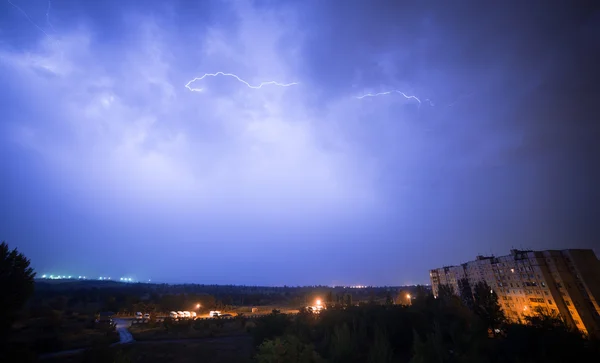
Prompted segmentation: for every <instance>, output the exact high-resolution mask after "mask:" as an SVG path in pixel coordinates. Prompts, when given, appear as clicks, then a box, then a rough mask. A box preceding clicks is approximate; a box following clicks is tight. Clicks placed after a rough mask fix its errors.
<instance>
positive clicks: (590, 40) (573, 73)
mask: <svg viewBox="0 0 600 363" xmlns="http://www.w3.org/2000/svg"><path fill="white" fill-rule="evenodd" d="M18 4H19V5H23V7H24V9H25V10H26V11H27V12H28V13H29V14H30V15H31V16H32V19H34V21H36V22H37V23H38V24H39V25H40V26H42V27H44V28H46V27H48V25H47V24H46V23H45V10H46V6H42V7H40V6H39V4H37V3H34V2H19V3H18ZM595 7H597V6H596V4H595V2H592V1H589V2H578V3H573V2H558V1H550V2H542V1H539V2H533V1H524V2H523V1H505V2H498V3H497V4H495V5H490V4H489V3H485V2H481V1H469V2H465V1H452V2H450V1H438V2H423V1H421V2H415V1H411V2H409V1H391V0H390V1H358V0H356V1H311V2H305V1H295V2H276V1H256V2H244V1H240V2H238V1H234V2H220V1H216V2H209V1H190V2H187V1H181V2H160V1H149V2H138V1H131V2H102V3H100V2H89V4H88V2H55V3H53V8H52V13H51V17H50V18H51V20H52V22H53V24H54V28H55V29H56V33H50V35H49V36H45V35H44V34H42V33H41V32H40V31H39V30H38V29H36V28H35V27H34V26H33V25H32V24H31V23H29V22H27V20H26V19H24V18H23V17H22V14H20V13H18V12H14V11H13V9H11V8H10V7H7V8H6V9H8V10H10V11H7V12H2V14H1V15H0V16H2V18H0V19H1V20H2V22H3V25H4V24H10V26H3V27H2V35H6V37H5V38H6V40H5V41H4V42H3V43H2V44H0V70H1V71H2V74H1V75H0V77H1V80H2V81H3V84H5V86H6V87H5V94H4V96H5V97H3V98H2V101H0V106H2V108H3V109H5V110H7V111H5V113H4V118H3V120H2V121H0V131H2V132H1V133H0V141H2V142H1V143H0V151H2V154H3V155H4V156H5V158H4V159H3V160H5V162H4V163H3V164H2V165H0V171H1V172H2V174H3V175H4V176H5V177H4V178H2V179H1V180H0V189H1V190H0V197H2V201H3V202H4V204H5V206H6V207H5V208H4V209H3V211H2V212H0V213H1V214H0V231H5V232H4V233H5V234H4V235H1V236H0V239H7V240H8V241H9V243H14V244H16V246H17V247H19V248H21V249H23V250H24V251H25V252H26V253H27V254H28V256H31V257H32V259H33V261H34V265H35V266H36V268H38V269H39V270H41V272H42V273H45V272H47V273H53V272H55V270H57V269H66V268H69V269H70V271H73V270H81V269H89V270H90V272H84V273H87V274H92V273H98V274H105V273H110V274H113V275H116V274H118V273H127V274H130V273H136V274H138V275H140V276H142V275H144V276H149V277H152V278H153V279H163V280H166V281H191V280H195V281H200V282H208V283H212V282H218V283H223V282H225V283H255V284H261V283H265V284H296V283H331V282H333V281H336V282H340V283H351V284H401V283H411V282H412V283H414V282H426V281H427V278H428V274H427V270H428V269H430V268H432V267H437V266H439V265H447V264H452V263H458V262H462V261H465V260H467V259H470V258H472V257H473V256H474V255H476V254H478V253H496V254H502V253H507V251H508V249H509V248H511V247H528V248H536V249H545V248H568V247H593V246H594V243H595V242H596V241H597V240H598V238H599V237H600V231H599V227H598V225H599V224H598V223H597V221H596V220H597V215H598V213H599V211H598V205H600V196H599V195H598V185H600V176H599V175H598V168H597V166H596V164H597V162H596V159H595V155H600V153H599V151H600V150H599V148H600V146H599V145H600V143H599V142H598V141H597V140H599V139H600V135H599V131H598V122H597V121H598V104H599V102H598V101H599V100H600V95H599V86H598V85H599V84H600V79H599V75H598V67H597V65H598V64H600V58H599V54H600V49H599V47H600V43H599V41H598V39H600V34H599V31H600V27H599V25H598V24H600V21H599V19H600V17H599V12H598V10H597V9H595ZM216 71H226V72H233V73H237V74H239V75H240V76H241V77H242V78H243V79H245V80H247V81H249V82H250V83H252V84H258V83H260V82H263V81H268V80H277V81H280V82H299V84H298V85H297V86H294V87H289V88H285V89H283V88H277V87H265V88H264V89H261V90H255V89H249V88H248V87H247V86H245V85H244V84H242V83H240V82H239V81H237V80H235V79H233V78H210V79H207V80H205V81H202V82H199V84H198V87H201V88H203V91H202V92H190V91H189V90H188V89H186V88H185V87H184V85H185V84H186V83H187V82H188V81H189V80H190V79H193V78H194V77H199V76H201V75H202V74H204V73H206V72H208V73H210V72H216ZM393 89H396V90H401V91H403V92H406V93H407V94H409V95H414V96H416V97H418V98H419V99H421V100H422V102H421V103H420V104H419V103H418V102H417V101H416V100H414V99H406V98H404V97H403V96H401V95H399V94H390V95H382V96H378V97H369V98H364V99H357V98H356V97H357V96H360V95H363V94H365V93H377V92H383V91H389V90H393ZM426 99H429V100H431V102H432V103H429V101H426ZM98 246H102V247H103V248H105V249H109V250H119V251H120V253H119V254H118V255H117V256H116V257H115V258H114V259H113V260H111V261H110V262H111V263H110V266H108V264H107V263H106V262H105V261H85V260H82V259H80V258H79V256H81V255H89V254H93V253H94V251H96V249H97V248H98ZM221 249H224V250H226V251H227V252H226V253H223V254H220V253H213V252H214V251H215V250H221ZM53 251H60V252H61V253H60V254H58V255H57V254H55V253H54V254H53V253H52V252H53ZM181 251H186V255H185V257H181ZM207 254H210V256H211V257H210V258H206V256H207ZM223 266H235V268H232V269H229V268H227V269H224V268H223ZM107 269H110V271H107ZM59 272H60V271H56V272H55V273H59ZM65 272H66V271H65ZM73 273H76V272H75V271H73Z"/></svg>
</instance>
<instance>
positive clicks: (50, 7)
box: [46, 0, 56, 33]
mask: <svg viewBox="0 0 600 363" xmlns="http://www.w3.org/2000/svg"><path fill="white" fill-rule="evenodd" d="M51 9H52V1H51V0H48V9H46V24H48V26H49V27H50V29H52V31H53V32H55V33H56V29H54V26H53V25H52V23H51V22H50V10H51Z"/></svg>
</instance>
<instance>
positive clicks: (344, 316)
mask: <svg viewBox="0 0 600 363" xmlns="http://www.w3.org/2000/svg"><path fill="white" fill-rule="evenodd" d="M34 277H35V273H34V272H33V270H32V269H31V268H30V267H29V260H28V259H27V258H25V256H23V255H22V254H20V253H18V252H17V251H16V250H10V249H9V248H8V246H7V245H6V244H5V243H2V244H1V245H0V291H3V295H2V297H1V298H0V302H1V304H2V305H1V306H0V307H1V309H0V338H2V339H0V362H35V361H38V360H39V359H40V358H43V357H44V353H50V352H55V351H61V350H69V349H74V348H85V349H84V350H82V351H78V352H73V353H72V354H70V355H67V356H60V357H48V356H45V357H44V361H47V362H73V363H75V362H90V363H91V362H94V363H95V362H113V363H133V362H150V363H152V362H205V363H216V362H224V363H225V362H233V363H235V362H240V363H242V362H248V363H249V362H256V363H279V362H281V363H311V362H314V363H319V362H321V363H338V362H339V363H342V362H343V363H353V362H356V363H359V362H360V363H363V362H366V363H394V362H398V363H400V362H407V363H408V362H411V363H455V362H456V363H471V362H472V363H487V362H489V363H496V362H498V363H536V362H543V363H555V362H556V363H559V362H560V363H562V362H578V363H581V362H599V361H600V345H599V343H598V341H596V340H593V339H589V338H587V337H584V336H582V335H581V334H580V333H579V332H578V331H577V330H575V329H573V328H572V327H569V326H567V325H566V324H565V323H564V322H563V321H562V320H561V319H560V317H558V316H550V315H547V314H545V313H544V312H542V311H538V312H537V315H533V316H531V317H530V318H528V319H527V320H526V321H524V322H522V323H521V324H514V323H509V322H507V321H506V319H505V318H504V314H503V313H502V310H501V309H500V306H499V304H498V301H497V296H496V295H495V294H494V293H493V292H492V291H491V289H490V288H489V286H487V285H485V284H478V285H476V286H473V288H472V289H471V288H470V287H469V289H461V291H460V295H461V298H459V297H457V296H455V295H454V294H452V291H450V289H449V288H447V287H444V286H442V287H441V288H440V291H439V297H438V298H437V299H434V298H433V296H432V295H431V293H430V292H429V291H428V290H427V289H426V288H423V287H416V288H411V289H409V290H398V289H396V290H394V289H390V288H381V289H360V290H355V291H350V290H349V289H344V288H338V289H328V288H326V287H313V288H309V287H305V288H287V287H285V288H281V289H279V290H278V289H277V288H258V287H239V288H238V290H236V289H235V287H231V286H226V287H215V286H208V287H207V286H203V285H192V286H191V287H190V286H181V285H180V286H175V287H169V286H168V285H141V284H138V285H123V284H121V285H116V284H110V285H102V286H100V285H97V282H90V283H89V284H80V283H75V284H72V285H63V284H58V285H53V286H52V285H51V284H41V285H36V284H35V282H34ZM38 287H41V288H39V289H38ZM181 289H183V290H184V291H180V290H181ZM207 289H208V291H211V292H212V293H214V295H212V294H209V293H207ZM463 290H464V291H463ZM34 291H35V292H34ZM230 297H231V298H230ZM316 298H319V299H322V302H323V303H324V304H325V305H326V307H327V309H325V310H322V311H321V312H320V313H313V312H312V311H311V310H307V309H305V308H301V309H300V312H299V313H298V314H295V315H288V314H282V313H280V310H279V309H273V310H272V312H271V313H270V314H267V315H265V316H263V317H261V318H258V319H249V318H248V317H247V316H246V315H244V314H242V313H241V312H242V310H243V309H242V310H239V312H240V314H236V315H235V317H234V318H233V317H232V318H230V319H223V320H221V319H215V320H196V321H191V320H183V321H173V320H171V319H165V320H164V321H157V320H155V319H153V318H151V319H149V320H150V321H148V322H146V323H145V324H136V325H135V326H132V327H131V328H130V330H131V333H132V334H133V336H134V337H135V339H136V340H137V341H136V342H135V343H133V344H129V345H111V344H112V343H114V342H116V341H118V334H117V333H116V332H115V327H114V325H113V324H111V323H110V321H109V322H102V321H96V314H97V313H98V312H100V311H106V310H108V309H112V310H113V311H114V312H116V313H120V314H121V315H126V314H130V313H131V312H133V311H145V312H159V311H162V310H179V309H185V308H186V307H188V306H192V305H196V304H197V303H199V302H200V303H201V304H202V305H203V308H204V309H210V308H214V307H226V306H231V305H229V304H230V303H236V302H237V300H238V299H242V300H245V299H248V300H249V301H252V302H257V303H273V302H279V303H280V304H281V305H286V304H288V305H289V304H297V305H296V306H297V307H299V306H305V304H307V303H310V302H312V301H315V299H316ZM298 305H299V306H298ZM153 315H157V314H153Z"/></svg>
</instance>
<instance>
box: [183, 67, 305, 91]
mask: <svg viewBox="0 0 600 363" xmlns="http://www.w3.org/2000/svg"><path fill="white" fill-rule="evenodd" d="M217 76H225V77H232V78H235V79H237V80H238V81H239V82H241V83H243V84H245V85H246V86H247V87H248V88H252V89H260V88H262V87H263V86H267V85H274V86H278V87H290V86H294V85H297V84H299V83H298V82H291V83H280V82H276V81H267V82H261V83H260V84H259V85H258V86H253V85H251V84H250V83H248V82H246V81H244V80H243V79H241V78H240V77H239V76H237V75H235V74H233V73H224V72H216V73H205V74H204V75H202V76H201V77H196V78H194V79H192V80H191V81H189V82H188V83H186V85H185V88H187V89H189V90H190V91H192V92H202V90H203V89H202V88H193V87H191V84H192V83H194V82H196V81H201V80H203V79H205V78H206V77H217Z"/></svg>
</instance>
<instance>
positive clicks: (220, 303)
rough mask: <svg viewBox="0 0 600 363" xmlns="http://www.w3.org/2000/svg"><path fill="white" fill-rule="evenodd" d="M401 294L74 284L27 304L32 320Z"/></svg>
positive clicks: (49, 287)
mask: <svg viewBox="0 0 600 363" xmlns="http://www.w3.org/2000/svg"><path fill="white" fill-rule="evenodd" d="M413 290H418V288H413V289H412V290H401V289H399V288H387V287H384V288H364V289H345V288H329V287H324V286H316V287H285V286H284V287H260V286H234V285H194V284H187V285H166V284H122V283H116V282H110V281H109V282H105V281H101V282H98V281H75V282H63V283H59V284H54V283H47V282H43V281H42V282H37V283H36V289H35V295H34V296H33V298H32V299H31V300H30V302H29V306H30V310H31V311H32V312H33V316H43V315H47V314H48V312H49V311H50V310H58V311H77V312H87V313H91V312H94V311H95V312H97V311H101V310H103V311H113V312H132V311H147V312H153V311H156V312H167V311H171V310H192V309H195V306H196V305H197V304H201V306H202V308H201V309H203V310H206V309H214V308H225V307H229V306H265V305H280V306H284V305H285V306H293V307H301V306H306V305H314V303H315V301H316V300H317V299H320V300H322V301H323V302H327V303H329V304H331V303H338V302H342V301H344V302H352V301H354V302H360V301H371V302H380V303H382V302H385V301H386V300H390V299H391V300H396V296H397V294H398V291H413Z"/></svg>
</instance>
